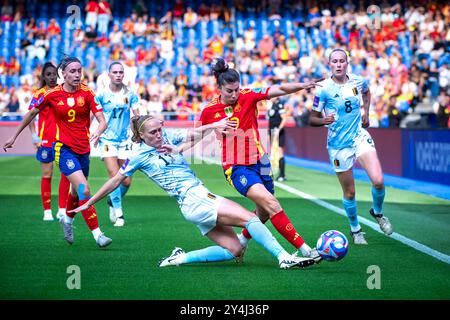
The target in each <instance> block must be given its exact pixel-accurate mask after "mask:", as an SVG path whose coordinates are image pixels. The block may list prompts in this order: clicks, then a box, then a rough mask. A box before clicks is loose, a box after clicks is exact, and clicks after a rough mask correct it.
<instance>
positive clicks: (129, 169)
mask: <svg viewBox="0 0 450 320" xmlns="http://www.w3.org/2000/svg"><path fill="white" fill-rule="evenodd" d="M139 168H140V161H138V157H132V158H131V159H130V158H128V159H127V160H125V162H124V163H123V164H122V166H121V167H120V169H119V172H120V174H122V175H124V176H126V177H131V176H132V175H133V173H135V172H136V170H138V169H139Z"/></svg>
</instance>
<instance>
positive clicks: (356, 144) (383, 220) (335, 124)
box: [310, 49, 393, 244]
mask: <svg viewBox="0 0 450 320" xmlns="http://www.w3.org/2000/svg"><path fill="white" fill-rule="evenodd" d="M329 65H330V68H331V72H332V76H331V77H330V78H328V79H326V80H325V81H323V83H322V87H321V88H319V89H318V90H317V93H316V96H315V97H314V102H313V107H312V112H311V117H310V124H311V125H312V126H323V125H327V126H328V141H327V148H328V155H329V157H330V162H331V164H332V165H333V167H334V170H335V171H336V174H337V177H338V179H339V182H340V184H341V187H342V191H343V193H344V194H343V199H342V203H343V206H344V209H345V212H346V213H347V217H348V219H349V222H350V228H351V235H352V237H353V241H354V243H355V244H367V241H366V239H365V238H364V233H363V232H362V229H361V226H360V224H359V222H358V215H357V208H356V199H355V180H354V177H353V171H352V168H353V164H354V162H355V159H356V160H357V161H358V162H359V164H360V165H361V167H362V168H363V169H364V170H365V171H366V172H367V174H368V176H369V178H370V181H371V182H372V199H373V207H372V209H370V214H371V215H372V216H373V217H374V218H375V219H376V220H377V221H378V224H379V225H380V228H381V230H383V232H384V233H385V234H387V235H390V234H391V233H392V231H393V229H392V225H391V223H390V222H389V219H388V218H387V217H386V216H384V215H383V213H382V207H383V202H384V195H385V188H384V180H383V171H382V169H381V164H380V160H379V159H378V155H377V152H376V149H375V144H374V142H373V139H372V137H371V136H370V134H369V132H367V131H366V130H365V129H364V128H367V127H368V126H369V107H370V91H369V87H368V85H367V82H366V81H365V80H364V79H363V78H362V77H360V76H357V75H353V74H347V68H348V59H347V53H346V51H344V50H342V49H334V50H332V51H331V53H330V56H329ZM361 97H362V106H361Z"/></svg>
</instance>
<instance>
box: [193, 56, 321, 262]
mask: <svg viewBox="0 0 450 320" xmlns="http://www.w3.org/2000/svg"><path fill="white" fill-rule="evenodd" d="M212 70H213V73H214V76H215V77H216V80H217V85H218V89H219V92H220V96H219V97H217V98H215V99H213V100H212V101H211V102H210V103H209V105H208V106H206V107H205V109H203V111H202V114H201V116H200V125H208V124H210V123H213V122H216V121H220V120H221V119H223V118H225V117H229V118H230V119H231V120H235V121H237V129H236V131H235V132H234V134H231V135H230V134H227V135H224V134H222V137H221V146H222V166H223V169H224V173H225V177H226V178H227V180H228V182H229V183H230V184H231V185H232V186H233V187H235V188H236V190H237V191H238V192H239V193H240V194H242V195H243V196H245V197H247V198H249V199H250V200H252V201H253V202H254V203H255V204H256V213H257V215H258V216H259V218H260V219H261V221H263V222H265V221H267V220H268V219H270V221H271V222H272V224H273V226H274V227H275V229H276V230H277V231H278V232H279V233H280V234H281V235H282V236H283V237H284V238H286V240H288V241H289V242H290V243H291V244H292V245H293V246H295V247H296V248H297V249H298V250H299V251H301V253H302V254H303V255H304V256H306V257H310V258H313V259H314V260H315V261H316V262H319V261H320V260H321V258H320V256H319V254H318V253H317V250H315V249H311V248H310V247H309V246H308V245H307V244H306V243H305V241H304V240H303V239H302V237H301V236H300V235H299V233H298V232H297V230H296V229H295V228H294V226H293V225H292V223H291V221H290V220H289V218H288V217H287V215H286V214H285V213H284V211H283V208H282V207H281V205H280V203H279V202H278V200H277V198H275V196H274V183H273V178H272V174H271V167H270V160H269V157H268V156H267V154H266V152H265V150H264V148H263V146H262V144H261V140H260V136H259V131H258V121H257V114H258V110H257V106H256V104H257V102H258V101H260V100H267V99H271V98H274V97H279V96H283V95H287V94H291V93H294V92H297V91H299V90H303V89H311V88H314V87H316V86H317V82H318V81H313V82H309V83H286V84H280V85H274V86H271V87H269V88H265V89H242V90H241V88H240V76H239V73H238V72H237V71H236V70H234V69H231V68H229V67H228V65H227V63H226V62H225V60H223V59H217V60H216V61H215V63H214V64H213V67H212ZM319 81H320V80H319ZM250 238H251V237H250V235H249V233H248V231H247V230H245V229H244V230H243V232H242V234H240V235H239V240H240V241H241V244H242V246H243V247H246V246H247V241H248V239H250Z"/></svg>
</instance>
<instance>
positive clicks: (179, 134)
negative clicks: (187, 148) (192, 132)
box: [167, 129, 187, 146]
mask: <svg viewBox="0 0 450 320" xmlns="http://www.w3.org/2000/svg"><path fill="white" fill-rule="evenodd" d="M186 135H187V130H183V129H175V130H171V131H170V132H168V134H167V138H168V140H169V141H170V143H171V144H173V145H175V146H177V145H179V144H181V143H183V142H184V141H186Z"/></svg>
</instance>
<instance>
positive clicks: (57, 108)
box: [36, 84, 102, 154]
mask: <svg viewBox="0 0 450 320" xmlns="http://www.w3.org/2000/svg"><path fill="white" fill-rule="evenodd" d="M94 97H95V94H94V92H93V91H92V90H91V89H89V87H87V86H86V85H84V84H82V85H80V87H79V89H78V90H77V91H75V92H66V91H64V89H63V87H62V85H59V86H56V87H55V88H53V89H51V90H49V91H47V92H46V93H45V94H44V96H43V99H41V101H38V103H37V105H36V108H38V109H39V110H44V109H45V108H46V107H49V109H50V110H51V112H52V114H53V117H54V119H55V122H56V136H55V139H56V141H60V142H62V143H63V144H65V145H67V146H69V147H70V148H71V149H72V151H73V152H75V153H78V154H85V153H88V152H89V151H90V150H91V147H90V143H89V127H90V125H91V118H90V112H91V111H92V113H94V114H95V113H97V112H100V111H102V107H101V106H99V105H98V104H97V103H96V102H95V100H94Z"/></svg>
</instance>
